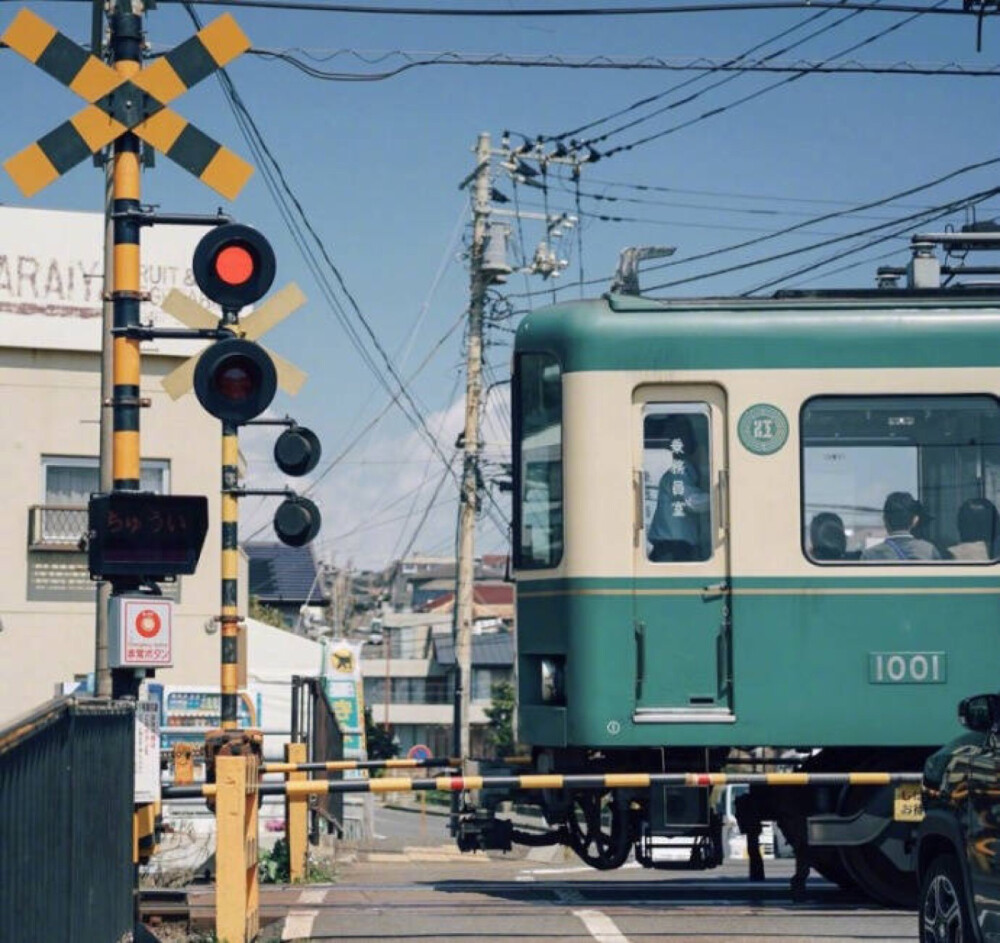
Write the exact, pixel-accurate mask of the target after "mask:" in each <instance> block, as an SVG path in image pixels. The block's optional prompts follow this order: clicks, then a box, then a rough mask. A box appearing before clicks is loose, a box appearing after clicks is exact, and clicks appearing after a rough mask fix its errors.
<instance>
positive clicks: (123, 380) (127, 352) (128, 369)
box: [111, 337, 140, 386]
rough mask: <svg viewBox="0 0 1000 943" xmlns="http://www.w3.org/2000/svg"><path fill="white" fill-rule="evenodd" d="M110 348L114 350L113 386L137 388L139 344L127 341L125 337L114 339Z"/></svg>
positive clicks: (138, 378) (138, 379) (138, 380)
mask: <svg viewBox="0 0 1000 943" xmlns="http://www.w3.org/2000/svg"><path fill="white" fill-rule="evenodd" d="M112 346H113V350H114V358H113V359H114V364H113V366H112V370H111V376H112V382H113V383H114V384H115V386H138V385H139V382H140V375H139V342H138V341H133V340H129V339H128V338H127V337H116V338H115V339H114V344H113V345H112Z"/></svg>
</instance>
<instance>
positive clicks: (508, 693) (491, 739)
mask: <svg viewBox="0 0 1000 943" xmlns="http://www.w3.org/2000/svg"><path fill="white" fill-rule="evenodd" d="M490 697H491V701H490V706H489V707H487V708H486V709H485V711H484V712H483V713H485V714H486V717H487V719H488V720H489V726H488V728H487V731H486V740H487V742H488V743H489V744H490V746H492V747H493V749H494V751H495V754H496V756H497V757H504V756H511V755H513V753H514V747H515V746H516V744H515V741H514V685H513V684H511V682H510V681H494V682H493V684H491V685H490Z"/></svg>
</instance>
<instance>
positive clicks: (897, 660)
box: [868, 652, 948, 684]
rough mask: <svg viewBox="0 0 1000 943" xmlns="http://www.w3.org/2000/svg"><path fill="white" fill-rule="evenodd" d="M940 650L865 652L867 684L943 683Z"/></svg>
mask: <svg viewBox="0 0 1000 943" xmlns="http://www.w3.org/2000/svg"><path fill="white" fill-rule="evenodd" d="M947 669H948V657H947V655H946V654H945V653H944V652H869V653H868V682H869V684H944V683H945V681H947V680H948V670H947Z"/></svg>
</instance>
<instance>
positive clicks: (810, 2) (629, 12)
mask: <svg viewBox="0 0 1000 943" xmlns="http://www.w3.org/2000/svg"><path fill="white" fill-rule="evenodd" d="M0 2H2V0H0ZM7 2H13V0H7ZM76 2H77V3H87V4H88V5H89V4H90V3H91V0H76ZM160 2H161V3H164V2H166V3H185V2H188V0H160ZM199 3H200V4H201V5H203V6H217V7H256V8H261V9H267V10H308V11H312V12H317V13H355V14H358V15H362V16H448V17H455V16H460V17H501V18H507V19H514V18H516V17H531V18H535V19H537V18H539V17H564V16H565V17H604V16H671V15H677V14H698V13H745V12H752V11H755V10H823V9H837V10H863V11H871V12H877V13H922V12H926V8H925V7H920V6H918V5H914V4H908V3H886V4H877V3H862V2H850V0H849V2H846V3H840V2H836V0H739V2H735V3H678V4H668V5H657V6H640V7H616V6H602V7H553V6H546V7H540V6H537V5H533V6H530V7H527V6H525V7H509V6H504V7H472V6H467V7H453V6H424V7H414V6H376V5H373V4H357V3H314V2H303V0H199ZM934 12H936V13H937V14H938V15H941V16H971V15H974V14H972V13H970V12H969V11H967V10H964V9H962V8H960V7H952V8H946V9H941V10H936V11H934Z"/></svg>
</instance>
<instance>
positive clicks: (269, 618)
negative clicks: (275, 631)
mask: <svg viewBox="0 0 1000 943" xmlns="http://www.w3.org/2000/svg"><path fill="white" fill-rule="evenodd" d="M247 615H249V616H250V618H251V619H256V620H257V621H258V622H264V623H266V624H267V625H273V626H276V627H277V628H279V629H286V630H287V629H288V623H287V622H285V617H284V616H283V615H282V614H281V610H280V609H276V608H275V607H274V606H269V605H267V603H263V602H261V601H260V599H258V598H257V597H256V596H251V597H250V606H249V611H248V613H247Z"/></svg>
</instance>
